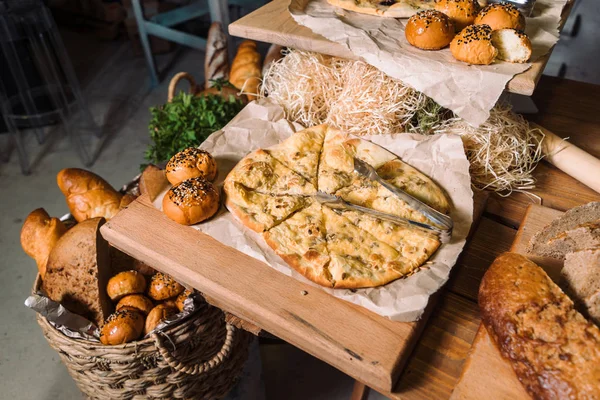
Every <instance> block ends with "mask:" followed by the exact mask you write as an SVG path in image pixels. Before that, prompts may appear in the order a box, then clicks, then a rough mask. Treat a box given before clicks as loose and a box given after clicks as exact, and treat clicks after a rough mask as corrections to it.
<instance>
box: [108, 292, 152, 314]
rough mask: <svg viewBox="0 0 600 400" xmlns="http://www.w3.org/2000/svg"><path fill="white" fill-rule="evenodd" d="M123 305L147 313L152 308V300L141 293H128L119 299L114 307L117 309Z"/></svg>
mask: <svg viewBox="0 0 600 400" xmlns="http://www.w3.org/2000/svg"><path fill="white" fill-rule="evenodd" d="M124 307H133V308H135V309H137V310H139V311H140V312H141V313H142V314H144V315H148V313H149V312H150V310H152V309H153V308H154V303H152V300H150V299H149V298H147V297H146V296H144V295H143V294H130V295H128V296H125V297H123V298H122V299H121V300H119V302H118V303H117V307H116V309H117V311H119V310H120V309H122V308H124Z"/></svg>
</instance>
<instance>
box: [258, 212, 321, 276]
mask: <svg viewBox="0 0 600 400" xmlns="http://www.w3.org/2000/svg"><path fill="white" fill-rule="evenodd" d="M263 237H264V239H265V241H266V242H267V244H268V245H269V246H270V247H271V248H272V249H273V250H275V253H277V254H278V255H279V256H280V257H281V258H283V259H284V260H285V262H287V263H288V264H289V265H290V266H291V267H292V268H294V269H295V270H296V271H298V272H299V273H301V274H302V275H304V276H305V277H307V278H308V279H310V280H311V281H313V282H316V283H318V284H320V285H323V286H331V275H330V274H329V271H328V270H327V265H328V264H329V260H330V259H329V253H328V251H327V243H326V239H325V221H324V219H323V212H322V206H321V205H320V204H319V203H317V202H313V203H312V204H311V205H310V206H309V207H307V208H305V209H304V210H302V211H299V212H297V213H295V214H294V215H293V216H292V217H290V218H288V219H287V220H285V221H284V222H282V223H281V224H279V225H277V226H275V227H274V228H272V229H270V230H269V231H267V232H265V233H264V234H263Z"/></svg>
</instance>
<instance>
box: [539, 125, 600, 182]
mask: <svg viewBox="0 0 600 400" xmlns="http://www.w3.org/2000/svg"><path fill="white" fill-rule="evenodd" d="M530 126H531V127H532V128H538V129H539V130H541V131H542V132H543V133H544V135H545V138H544V141H543V142H542V152H543V153H544V155H545V160H546V161H548V162H549V163H550V164H552V165H554V166H555V167H556V168H558V169H560V170H561V171H563V172H565V173H566V174H568V175H570V176H572V177H573V178H575V179H577V180H578V181H579V182H581V183H583V184H584V185H586V186H588V187H590V188H592V189H593V190H595V191H596V192H598V193H600V160H599V159H597V158H596V157H594V156H593V155H591V154H590V153H588V152H586V151H584V150H582V149H580V148H579V147H577V146H575V145H574V144H572V143H570V142H568V141H565V140H563V139H562V138H560V137H558V136H556V135H555V134H554V133H552V132H550V131H549V130H548V129H546V128H543V127H541V126H540V125H538V124H536V123H533V122H531V123H530Z"/></svg>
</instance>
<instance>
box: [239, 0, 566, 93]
mask: <svg viewBox="0 0 600 400" xmlns="http://www.w3.org/2000/svg"><path fill="white" fill-rule="evenodd" d="M305 1H308V0H305ZM573 4H575V1H574V0H569V1H568V3H567V5H566V6H565V8H564V10H563V14H562V21H563V24H564V21H566V19H567V17H568V16H569V13H570V11H571V8H572V6H573ZM289 5H290V0H273V1H271V2H269V3H267V4H266V5H265V6H263V7H261V8H259V9H258V10H256V11H254V12H252V13H250V14H248V15H246V16H244V17H242V18H240V19H239V20H237V21H235V22H233V23H232V24H230V25H229V33H230V34H231V35H233V36H239V37H243V38H247V39H252V40H258V41H261V42H267V43H275V44H279V45H281V46H285V47H293V48H297V49H301V50H308V51H314V52H317V53H323V54H328V55H331V56H336V57H343V58H348V59H357V57H356V56H355V55H354V54H353V53H352V52H350V51H349V50H348V49H346V48H345V47H344V46H342V45H340V44H338V43H334V42H332V41H330V40H328V39H325V38H324V37H323V36H321V35H317V34H315V33H313V32H312V31H311V30H310V29H309V28H307V27H305V26H302V25H299V24H298V23H296V21H294V19H293V18H292V16H291V14H290V13H289V11H288V7H289ZM551 54H552V52H550V53H549V54H547V55H545V56H543V57H541V58H540V59H539V60H537V61H536V62H534V63H533V64H532V66H531V68H530V69H528V70H527V71H525V72H523V73H521V74H518V75H515V77H514V78H513V79H511V80H510V81H509V82H508V84H507V86H506V90H508V91H509V92H511V93H518V94H523V95H527V96H530V95H531V94H532V93H533V91H534V90H535V87H536V84H537V83H538V81H539V79H540V77H541V76H542V72H543V71H544V68H545V67H546V64H547V63H548V59H549V58H550V55H551Z"/></svg>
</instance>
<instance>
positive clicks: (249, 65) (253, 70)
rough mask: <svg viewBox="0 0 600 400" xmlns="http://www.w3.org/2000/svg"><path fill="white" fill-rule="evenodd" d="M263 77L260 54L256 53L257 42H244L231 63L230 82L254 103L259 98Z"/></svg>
mask: <svg viewBox="0 0 600 400" xmlns="http://www.w3.org/2000/svg"><path fill="white" fill-rule="evenodd" d="M261 76H262V75H261V62H260V54H259V53H258V51H256V42H253V41H252V40H244V41H243V42H242V43H241V44H240V47H238V51H237V54H236V55H235V58H234V59H233V62H232V63H231V73H230V74H229V82H231V84H232V85H233V86H235V87H236V88H238V89H239V90H241V91H243V92H244V93H245V94H246V96H247V97H248V100H250V101H252V100H255V99H256V98H257V95H258V86H259V84H260V78H261Z"/></svg>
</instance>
